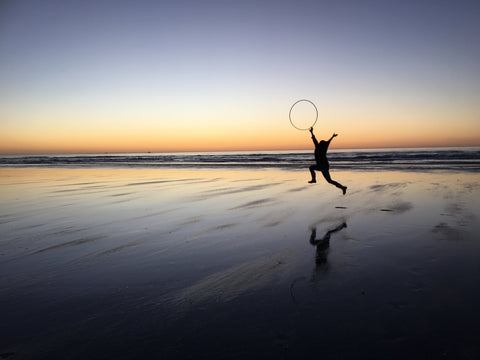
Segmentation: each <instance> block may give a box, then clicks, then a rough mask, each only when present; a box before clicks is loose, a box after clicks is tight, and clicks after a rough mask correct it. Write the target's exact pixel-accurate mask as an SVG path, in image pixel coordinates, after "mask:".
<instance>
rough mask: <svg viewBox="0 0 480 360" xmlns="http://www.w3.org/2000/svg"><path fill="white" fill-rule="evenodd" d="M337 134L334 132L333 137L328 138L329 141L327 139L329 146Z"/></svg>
mask: <svg viewBox="0 0 480 360" xmlns="http://www.w3.org/2000/svg"><path fill="white" fill-rule="evenodd" d="M336 136H338V134H335V133H334V134H333V135H332V137H331V138H330V139H328V141H327V146H328V145H330V141H332V139H333V138H334V137H336Z"/></svg>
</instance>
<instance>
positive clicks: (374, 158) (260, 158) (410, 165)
mask: <svg viewBox="0 0 480 360" xmlns="http://www.w3.org/2000/svg"><path fill="white" fill-rule="evenodd" d="M328 158H329V161H330V168H331V169H342V170H350V171H356V170H358V171H382V170H386V171H462V172H463V171H466V172H479V171H480V147H464V148H462V147H456V148H410V149H372V150H331V151H329V152H328ZM313 161H314V158H313V151H307V150H295V151H235V152H198V153H193V152H179V153H128V154H120V153H119V154H54V155H3V156H1V157H0V167H4V168H5V167H60V168H62V167H66V168H76V167H79V168H95V167H128V168H131V167H147V168H157V167H174V168H175V167H182V168H232V167H234V168H237V167H238V168H277V169H291V170H300V169H305V168H306V167H308V166H309V165H310V164H312V162H313Z"/></svg>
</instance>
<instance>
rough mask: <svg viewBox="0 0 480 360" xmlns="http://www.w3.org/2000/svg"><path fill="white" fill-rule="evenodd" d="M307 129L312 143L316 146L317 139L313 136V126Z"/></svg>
mask: <svg viewBox="0 0 480 360" xmlns="http://www.w3.org/2000/svg"><path fill="white" fill-rule="evenodd" d="M309 131H310V134H312V140H313V143H314V144H315V146H317V145H318V141H317V138H316V137H315V135H313V127H311V128H310V130H309Z"/></svg>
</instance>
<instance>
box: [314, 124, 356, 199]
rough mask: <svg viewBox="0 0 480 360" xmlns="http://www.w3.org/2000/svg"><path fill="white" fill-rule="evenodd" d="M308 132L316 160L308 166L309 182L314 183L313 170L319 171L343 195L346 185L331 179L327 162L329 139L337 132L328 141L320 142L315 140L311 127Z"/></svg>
mask: <svg viewBox="0 0 480 360" xmlns="http://www.w3.org/2000/svg"><path fill="white" fill-rule="evenodd" d="M310 134H312V140H313V143H314V144H315V161H316V162H317V164H316V165H312V166H310V174H312V180H310V181H309V183H310V184H313V183H316V182H317V177H316V175H315V170H317V171H321V172H322V174H323V177H324V178H325V180H327V182H328V183H330V184H332V185H335V186H336V187H338V188H339V189H342V192H343V195H345V193H346V192H347V187H346V186H343V185H342V184H340V183H338V182H336V181H334V180H332V178H331V177H330V172H329V167H330V165H329V164H328V160H327V150H328V146H329V145H330V141H332V139H333V138H334V137H335V136H337V134H333V135H332V137H331V138H330V139H329V140H328V141H325V140H322V141H320V142H318V141H317V138H316V137H315V135H314V134H313V127H312V128H310Z"/></svg>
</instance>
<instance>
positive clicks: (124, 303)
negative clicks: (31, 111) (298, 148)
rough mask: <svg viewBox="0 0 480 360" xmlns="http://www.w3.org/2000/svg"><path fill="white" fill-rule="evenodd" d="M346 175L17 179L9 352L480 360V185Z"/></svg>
mask: <svg viewBox="0 0 480 360" xmlns="http://www.w3.org/2000/svg"><path fill="white" fill-rule="evenodd" d="M331 174H332V177H333V179H335V180H337V181H339V182H341V183H343V184H346V185H347V186H348V187H349V188H348V192H347V195H346V196H342V194H341V191H340V190H339V189H337V188H335V187H333V186H331V185H329V184H327V183H326V182H324V181H319V182H318V183H317V184H308V183H307V181H308V180H309V178H308V171H305V172H299V171H282V170H247V169H236V170H219V169H216V170H214V169H212V170H193V169H183V170H177V169H132V170H130V169H39V168H31V169H27V168H25V169H11V168H3V169H1V170H0V200H1V204H2V206H1V209H0V233H1V241H0V332H1V337H0V358H5V359H130V358H137V359H139V358H150V359H153V358H158V359H177V358H178V359H189V358H217V359H246V358H261V359H298V358H314V357H315V358H322V359H344V358H348V359H351V358H371V359H387V358H388V359H397V358H398V359H400V358H402V359H404V358H422V359H426V358H431V359H439V358H442V359H443V358H446V359H478V358H480V345H479V342H478V338H479V335H480V330H479V329H480V309H479V306H478V304H480V288H479V286H478V284H479V283H480V265H479V264H480V263H479V261H478V259H479V255H480V238H479V236H478V234H479V233H480V222H479V218H480V181H479V180H480V179H479V177H478V174H475V173H445V172H441V173H440V172H439V173H420V172H399V171H396V172H365V173H362V172H347V171H334V170H332V172H331ZM319 180H320V178H319Z"/></svg>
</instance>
